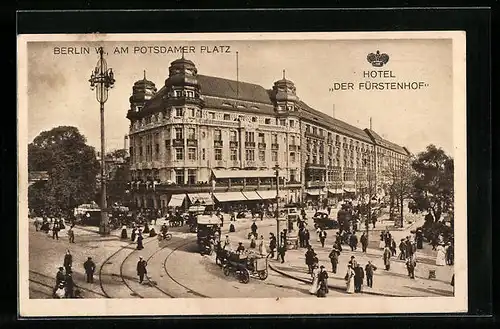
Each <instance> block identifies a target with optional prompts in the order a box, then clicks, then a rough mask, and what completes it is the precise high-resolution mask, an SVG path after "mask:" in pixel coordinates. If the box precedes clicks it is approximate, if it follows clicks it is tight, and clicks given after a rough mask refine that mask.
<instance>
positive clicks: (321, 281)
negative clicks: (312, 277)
mask: <svg viewBox="0 0 500 329" xmlns="http://www.w3.org/2000/svg"><path fill="white" fill-rule="evenodd" d="M326 294H328V272H327V271H326V270H325V267H324V266H323V265H321V266H320V271H319V274H318V291H317V293H316V296H318V297H326Z"/></svg>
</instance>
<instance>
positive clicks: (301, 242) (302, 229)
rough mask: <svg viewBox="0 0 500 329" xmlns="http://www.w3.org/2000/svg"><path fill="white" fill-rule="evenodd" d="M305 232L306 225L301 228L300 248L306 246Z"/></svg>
mask: <svg viewBox="0 0 500 329" xmlns="http://www.w3.org/2000/svg"><path fill="white" fill-rule="evenodd" d="M304 232H305V228H304V227H301V228H299V247H300V248H304V247H305V243H304Z"/></svg>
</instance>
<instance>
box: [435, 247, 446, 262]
mask: <svg viewBox="0 0 500 329" xmlns="http://www.w3.org/2000/svg"><path fill="white" fill-rule="evenodd" d="M436 250H437V255H436V265H437V266H445V265H446V250H445V249H444V246H443V245H442V244H440V245H439V246H437V248H436Z"/></svg>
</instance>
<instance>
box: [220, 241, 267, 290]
mask: <svg viewBox="0 0 500 329" xmlns="http://www.w3.org/2000/svg"><path fill="white" fill-rule="evenodd" d="M216 263H218V264H219V265H221V266H222V270H223V272H224V275H226V276H229V275H230V274H231V273H234V274H235V275H236V277H237V278H238V279H239V280H240V282H242V283H248V282H249V281H250V277H255V278H259V279H260V280H265V279H267V276H268V274H269V273H268V270H267V257H265V256H261V255H258V254H256V253H253V252H243V253H237V252H234V251H232V250H226V249H221V250H218V251H217V257H216Z"/></svg>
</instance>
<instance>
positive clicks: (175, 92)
mask: <svg viewBox="0 0 500 329" xmlns="http://www.w3.org/2000/svg"><path fill="white" fill-rule="evenodd" d="M181 96H182V91H181V90H174V97H181Z"/></svg>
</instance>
